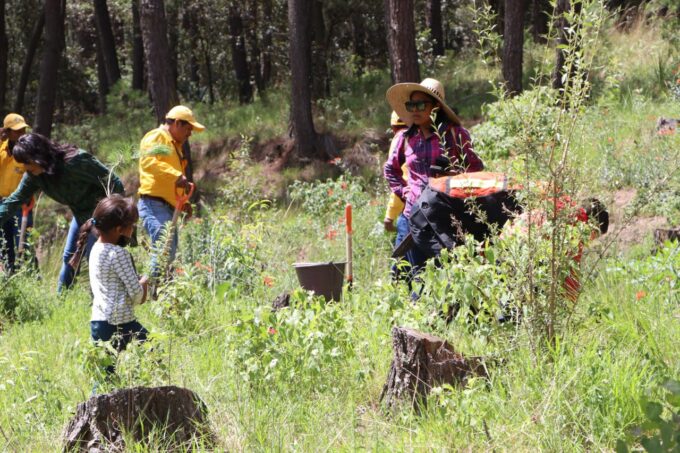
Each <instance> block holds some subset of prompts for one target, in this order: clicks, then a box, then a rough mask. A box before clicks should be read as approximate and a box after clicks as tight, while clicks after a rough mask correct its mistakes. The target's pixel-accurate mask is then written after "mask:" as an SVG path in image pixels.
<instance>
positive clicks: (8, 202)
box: [0, 173, 39, 225]
mask: <svg viewBox="0 0 680 453" xmlns="http://www.w3.org/2000/svg"><path fill="white" fill-rule="evenodd" d="M38 189H39V187H38V185H37V184H36V183H35V176H33V175H31V174H29V173H24V176H23V178H21V182H20V183H19V187H17V188H16V190H15V191H14V192H13V193H12V195H10V196H9V197H7V198H5V199H4V200H3V201H2V203H0V225H3V224H5V222H7V220H9V218H10V217H12V216H13V215H14V214H15V213H16V212H17V211H18V210H19V208H20V207H21V205H22V204H24V203H27V202H28V201H29V200H30V199H31V197H32V196H33V194H34V193H36V192H37V191H38Z"/></svg>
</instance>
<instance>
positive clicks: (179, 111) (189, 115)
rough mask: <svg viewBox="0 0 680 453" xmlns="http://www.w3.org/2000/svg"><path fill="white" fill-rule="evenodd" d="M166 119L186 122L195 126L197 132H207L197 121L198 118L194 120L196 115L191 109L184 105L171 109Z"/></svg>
mask: <svg viewBox="0 0 680 453" xmlns="http://www.w3.org/2000/svg"><path fill="white" fill-rule="evenodd" d="M165 118H166V119H169V120H182V121H186V122H187V123H189V124H191V125H192V126H193V128H194V130H195V131H196V132H201V131H204V130H205V126H204V125H202V124H201V123H199V122H198V121H196V118H194V114H193V112H192V111H191V110H190V109H189V107H185V106H183V105H176V106H174V107H173V108H172V109H170V111H169V112H168V114H167V115H165Z"/></svg>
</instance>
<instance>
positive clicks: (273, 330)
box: [267, 327, 278, 335]
mask: <svg viewBox="0 0 680 453" xmlns="http://www.w3.org/2000/svg"><path fill="white" fill-rule="evenodd" d="M267 333H268V334H269V335H276V334H277V333H278V332H277V331H276V329H275V328H273V327H270V328H269V329H267Z"/></svg>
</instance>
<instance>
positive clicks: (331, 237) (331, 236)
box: [326, 227, 338, 241]
mask: <svg viewBox="0 0 680 453" xmlns="http://www.w3.org/2000/svg"><path fill="white" fill-rule="evenodd" d="M336 237H338V230H336V229H335V228H333V227H331V228H329V229H328V232H327V233H326V239H328V240H329V241H333V240H335V238H336Z"/></svg>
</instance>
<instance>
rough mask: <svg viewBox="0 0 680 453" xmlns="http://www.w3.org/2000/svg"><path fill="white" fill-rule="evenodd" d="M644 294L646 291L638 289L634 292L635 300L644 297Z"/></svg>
mask: <svg viewBox="0 0 680 453" xmlns="http://www.w3.org/2000/svg"><path fill="white" fill-rule="evenodd" d="M646 295H647V293H646V292H644V291H638V292H637V293H635V300H640V299H642V298H643V297H645V296H646Z"/></svg>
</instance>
